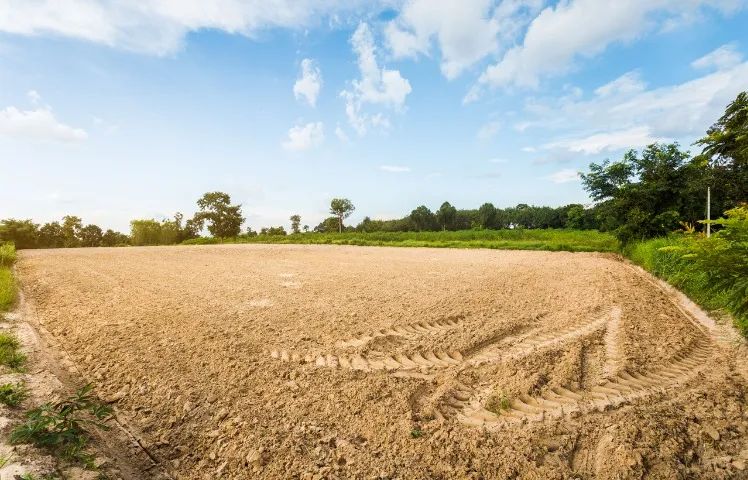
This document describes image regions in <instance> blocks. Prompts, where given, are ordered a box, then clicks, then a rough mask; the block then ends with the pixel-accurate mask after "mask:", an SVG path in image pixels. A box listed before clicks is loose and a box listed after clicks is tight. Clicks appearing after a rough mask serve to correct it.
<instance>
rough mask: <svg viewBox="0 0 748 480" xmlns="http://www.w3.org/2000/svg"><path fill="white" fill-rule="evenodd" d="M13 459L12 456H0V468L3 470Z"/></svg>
mask: <svg viewBox="0 0 748 480" xmlns="http://www.w3.org/2000/svg"><path fill="white" fill-rule="evenodd" d="M12 458H13V454H10V455H8V456H7V457H6V456H5V455H0V468H3V467H4V466H6V465H7V464H8V462H10V461H11V459H12Z"/></svg>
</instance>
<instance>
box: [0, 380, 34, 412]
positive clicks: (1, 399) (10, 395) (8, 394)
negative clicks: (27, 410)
mask: <svg viewBox="0 0 748 480" xmlns="http://www.w3.org/2000/svg"><path fill="white" fill-rule="evenodd" d="M27 397H28V392H27V391H26V387H25V386H24V385H23V384H22V383H16V384H12V383H5V384H3V385H0V403H3V404H5V405H7V406H9V407H17V406H18V405H20V404H21V402H23V401H24V400H26V398H27Z"/></svg>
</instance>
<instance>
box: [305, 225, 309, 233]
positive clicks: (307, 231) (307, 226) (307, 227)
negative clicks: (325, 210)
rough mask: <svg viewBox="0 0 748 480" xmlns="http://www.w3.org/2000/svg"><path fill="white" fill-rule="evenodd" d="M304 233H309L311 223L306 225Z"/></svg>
mask: <svg viewBox="0 0 748 480" xmlns="http://www.w3.org/2000/svg"><path fill="white" fill-rule="evenodd" d="M304 233H309V225H304Z"/></svg>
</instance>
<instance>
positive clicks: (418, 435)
mask: <svg viewBox="0 0 748 480" xmlns="http://www.w3.org/2000/svg"><path fill="white" fill-rule="evenodd" d="M422 436H423V430H421V429H420V428H414V429H413V430H411V431H410V438H421V437H422Z"/></svg>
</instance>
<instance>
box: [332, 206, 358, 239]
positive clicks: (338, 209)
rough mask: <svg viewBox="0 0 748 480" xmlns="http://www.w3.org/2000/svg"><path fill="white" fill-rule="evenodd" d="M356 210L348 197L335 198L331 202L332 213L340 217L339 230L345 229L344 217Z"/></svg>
mask: <svg viewBox="0 0 748 480" xmlns="http://www.w3.org/2000/svg"><path fill="white" fill-rule="evenodd" d="M354 210H356V207H354V206H353V203H352V202H351V201H350V200H348V199H347V198H333V199H332V201H331V202H330V213H331V214H332V215H335V216H336V217H337V219H338V232H342V231H343V219H344V218H348V217H350V216H351V213H353V211H354Z"/></svg>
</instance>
